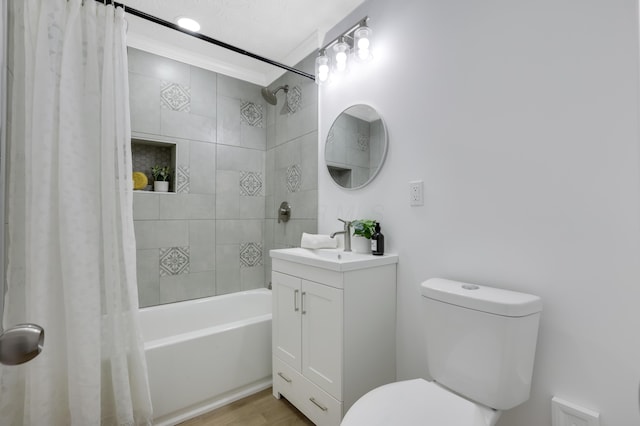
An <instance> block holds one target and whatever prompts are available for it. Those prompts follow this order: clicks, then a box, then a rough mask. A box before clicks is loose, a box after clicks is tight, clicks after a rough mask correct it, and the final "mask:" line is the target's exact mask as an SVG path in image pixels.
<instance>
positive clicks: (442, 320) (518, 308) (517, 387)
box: [422, 278, 542, 410]
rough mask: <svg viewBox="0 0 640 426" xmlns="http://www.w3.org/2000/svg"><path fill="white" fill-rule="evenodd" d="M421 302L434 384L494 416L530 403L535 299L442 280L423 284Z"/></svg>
mask: <svg viewBox="0 0 640 426" xmlns="http://www.w3.org/2000/svg"><path fill="white" fill-rule="evenodd" d="M422 296H423V297H422V299H423V302H424V314H425V332H426V344H427V365H428V368H429V373H430V374H431V376H432V377H433V379H434V380H435V381H436V382H438V383H440V384H441V385H443V386H445V387H447V388H449V389H451V390H453V391H454V392H456V393H458V394H460V395H462V396H464V397H466V398H468V399H471V400H473V401H476V402H479V403H481V404H483V405H486V406H488V407H491V408H495V409H498V410H508V409H510V408H513V407H515V406H516V405H518V404H521V403H523V402H524V401H526V400H527V399H529V391H530V389H531V375H532V372H533V360H534V356H535V351H536V340H537V337H538V323H539V320H540V311H541V310H542V301H541V300H540V298H539V297H538V296H533V295H530V294H524V293H518V292H514V291H509V290H502V289H497V288H492V287H486V286H479V285H475V284H468V283H462V282H458V281H451V280H445V279H442V278H432V279H430V280H427V281H425V282H424V283H422Z"/></svg>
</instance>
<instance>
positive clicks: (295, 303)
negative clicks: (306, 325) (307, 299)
mask: <svg viewBox="0 0 640 426" xmlns="http://www.w3.org/2000/svg"><path fill="white" fill-rule="evenodd" d="M298 293H300V290H298V289H296V290H293V310H294V311H295V312H298V311H299V310H300V308H299V307H298Z"/></svg>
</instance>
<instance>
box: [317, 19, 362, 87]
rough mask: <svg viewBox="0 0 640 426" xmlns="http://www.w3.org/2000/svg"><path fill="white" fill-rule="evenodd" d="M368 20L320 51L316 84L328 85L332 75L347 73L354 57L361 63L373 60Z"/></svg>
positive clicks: (359, 23)
mask: <svg viewBox="0 0 640 426" xmlns="http://www.w3.org/2000/svg"><path fill="white" fill-rule="evenodd" d="M368 20H369V18H368V17H365V18H364V19H362V20H361V21H360V22H358V23H357V24H356V25H354V26H353V27H351V28H350V29H349V30H348V31H346V32H345V33H343V34H341V35H340V36H339V37H337V38H335V39H334V40H333V41H331V42H330V43H328V44H326V45H325V46H323V47H322V48H321V49H320V50H319V52H318V57H317V58H316V83H318V84H323V83H326V82H327V81H329V80H331V76H332V75H336V74H342V73H345V72H347V71H348V70H349V61H350V60H351V59H352V57H353V58H354V59H356V60H357V61H359V62H367V61H369V60H371V58H373V55H372V54H371V34H372V31H371V28H369V27H368V26H367V21H368ZM327 54H328V55H327Z"/></svg>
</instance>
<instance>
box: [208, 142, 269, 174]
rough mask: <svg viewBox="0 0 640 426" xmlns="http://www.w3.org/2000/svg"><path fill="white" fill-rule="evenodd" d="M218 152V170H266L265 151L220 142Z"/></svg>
mask: <svg viewBox="0 0 640 426" xmlns="http://www.w3.org/2000/svg"><path fill="white" fill-rule="evenodd" d="M216 154H217V158H216V160H217V164H216V165H217V168H218V170H236V171H242V170H253V171H260V170H264V164H265V152H264V151H260V150H257V149H249V148H241V147H235V146H229V145H220V144H218V145H217V153H216Z"/></svg>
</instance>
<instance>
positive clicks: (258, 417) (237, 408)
mask: <svg viewBox="0 0 640 426" xmlns="http://www.w3.org/2000/svg"><path fill="white" fill-rule="evenodd" d="M272 392H273V391H272V390H271V388H269V389H265V390H263V391H262V392H258V393H256V394H253V395H251V396H248V397H246V398H244V399H240V400H238V401H236V402H232V403H231V404H229V405H225V406H224V407H220V408H218V409H217V410H214V411H211V412H210V413H206V414H203V415H202V416H199V417H196V418H194V419H191V420H187V421H186V422H184V423H180V424H181V425H182V426H265V425H270V426H271V425H273V426H303V425H313V423H311V421H310V420H309V419H307V418H306V417H305V416H304V414H302V413H301V412H300V411H298V410H297V409H296V407H294V406H293V405H291V403H289V401H287V400H286V399H284V398H281V399H275V398H274V397H273V394H272Z"/></svg>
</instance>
